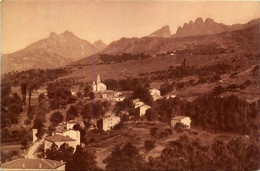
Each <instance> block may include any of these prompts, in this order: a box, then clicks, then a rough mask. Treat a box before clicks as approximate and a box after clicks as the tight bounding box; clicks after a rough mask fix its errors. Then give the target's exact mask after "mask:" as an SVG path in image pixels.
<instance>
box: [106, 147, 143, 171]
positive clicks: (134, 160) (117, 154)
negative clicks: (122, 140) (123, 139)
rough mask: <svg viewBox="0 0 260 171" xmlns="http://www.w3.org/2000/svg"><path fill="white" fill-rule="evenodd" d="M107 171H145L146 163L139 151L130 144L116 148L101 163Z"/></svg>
mask: <svg viewBox="0 0 260 171" xmlns="http://www.w3.org/2000/svg"><path fill="white" fill-rule="evenodd" d="M103 162H104V163H105V164H106V169H107V170H145V169H146V168H147V163H146V161H145V159H144V157H143V156H142V155H141V154H140V152H139V150H138V149H137V148H136V147H135V146H134V145H133V144H131V143H130V142H128V143H126V144H125V145H124V147H123V148H120V147H119V146H116V148H115V149H114V150H113V151H112V153H111V154H110V155H109V156H108V157H106V159H105V160H104V161H103Z"/></svg>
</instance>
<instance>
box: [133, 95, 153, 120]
mask: <svg viewBox="0 0 260 171" xmlns="http://www.w3.org/2000/svg"><path fill="white" fill-rule="evenodd" d="M133 104H134V107H135V109H136V111H137V114H138V116H139V117H141V116H143V115H145V112H146V110H147V109H149V108H150V106H148V105H146V104H144V102H142V101H140V99H134V100H133Z"/></svg>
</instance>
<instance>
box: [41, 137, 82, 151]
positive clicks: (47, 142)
mask: <svg viewBox="0 0 260 171" xmlns="http://www.w3.org/2000/svg"><path fill="white" fill-rule="evenodd" d="M64 143H66V144H68V145H69V146H71V147H73V148H74V150H76V147H77V145H80V144H77V140H75V139H73V138H70V137H69V136H64V135H60V134H55V135H52V136H48V137H45V139H44V152H46V150H47V149H50V148H51V146H52V145H53V144H55V145H57V146H58V148H60V146H61V145H62V144H64Z"/></svg>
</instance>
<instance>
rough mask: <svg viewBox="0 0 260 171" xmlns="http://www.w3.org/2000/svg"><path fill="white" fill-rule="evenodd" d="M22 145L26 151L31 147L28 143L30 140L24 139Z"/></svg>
mask: <svg viewBox="0 0 260 171" xmlns="http://www.w3.org/2000/svg"><path fill="white" fill-rule="evenodd" d="M21 145H22V149H23V150H26V149H27V148H28V147H29V143H28V139H27V138H24V139H23V140H22V142H21Z"/></svg>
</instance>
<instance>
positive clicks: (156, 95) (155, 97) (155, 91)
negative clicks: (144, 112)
mask: <svg viewBox="0 0 260 171" xmlns="http://www.w3.org/2000/svg"><path fill="white" fill-rule="evenodd" d="M149 91H150V94H151V96H152V97H153V100H154V101H155V100H158V99H160V98H162V96H161V92H160V90H158V89H155V88H153V89H150V90H149Z"/></svg>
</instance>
